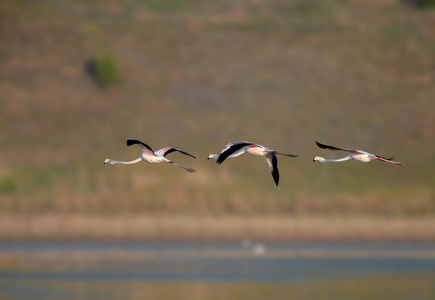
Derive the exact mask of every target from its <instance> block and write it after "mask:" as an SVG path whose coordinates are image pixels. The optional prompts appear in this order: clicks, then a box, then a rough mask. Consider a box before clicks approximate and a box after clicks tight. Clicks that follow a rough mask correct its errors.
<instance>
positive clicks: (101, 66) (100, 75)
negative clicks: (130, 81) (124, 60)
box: [86, 52, 122, 88]
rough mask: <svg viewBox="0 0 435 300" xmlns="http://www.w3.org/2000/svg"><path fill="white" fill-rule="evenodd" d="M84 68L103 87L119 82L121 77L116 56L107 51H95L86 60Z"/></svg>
mask: <svg viewBox="0 0 435 300" xmlns="http://www.w3.org/2000/svg"><path fill="white" fill-rule="evenodd" d="M86 70H87V72H88V73H89V75H91V76H92V77H93V78H94V79H95V81H96V82H97V83H98V85H100V86H102V87H104V88H106V87H109V86H111V85H113V84H115V83H118V82H120V81H121V78H122V76H121V71H120V69H119V67H118V62H117V60H116V57H115V56H114V55H113V54H111V53H108V52H99V53H97V54H96V55H95V56H94V57H93V58H92V59H90V60H89V61H88V62H87V64H86Z"/></svg>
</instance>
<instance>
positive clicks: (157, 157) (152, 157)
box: [104, 138, 196, 173]
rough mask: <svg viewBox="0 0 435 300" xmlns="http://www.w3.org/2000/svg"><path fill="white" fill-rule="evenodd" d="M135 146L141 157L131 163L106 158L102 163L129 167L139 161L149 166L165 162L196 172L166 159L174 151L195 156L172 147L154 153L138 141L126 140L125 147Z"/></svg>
mask: <svg viewBox="0 0 435 300" xmlns="http://www.w3.org/2000/svg"><path fill="white" fill-rule="evenodd" d="M135 144H138V145H139V146H140V147H141V148H142V155H141V156H140V157H139V158H137V159H135V160H132V161H116V160H113V159H110V158H107V159H106V160H105V161H104V163H105V164H112V165H114V164H123V165H130V164H135V163H138V162H141V161H145V162H147V163H151V164H156V163H164V162H167V163H170V164H171V165H173V166H177V167H179V168H182V169H183V170H186V171H187V172H190V173H193V172H196V170H194V169H191V168H186V167H183V166H181V165H179V164H176V163H175V162H173V161H172V160H169V159H167V158H166V155H168V154H169V153H172V152H175V151H178V152H180V153H182V154H185V155H188V156H190V157H193V158H196V157H195V156H193V155H191V154H189V153H187V152H184V151H182V150H179V149H176V148H173V147H165V148H162V149H159V150H157V151H156V152H154V151H153V150H152V149H151V147H150V146H148V145H147V144H145V143H142V142H141V141H138V140H135V139H132V138H128V139H127V146H131V145H135Z"/></svg>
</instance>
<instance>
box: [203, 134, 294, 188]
mask: <svg viewBox="0 0 435 300" xmlns="http://www.w3.org/2000/svg"><path fill="white" fill-rule="evenodd" d="M243 153H248V154H251V155H256V156H266V161H267V164H268V165H269V169H270V172H271V173H272V177H273V180H274V181H275V184H276V186H278V182H279V171H278V159H277V158H276V155H284V156H290V157H298V156H297V155H295V154H284V153H280V152H277V151H275V150H271V149H268V148H266V147H264V146H262V145H258V144H254V143H251V142H246V141H237V142H231V143H228V144H227V145H226V146H225V148H224V149H223V150H222V152H221V153H220V154H209V156H208V158H207V159H210V158H213V159H216V163H217V164H219V165H220V164H222V163H223V162H224V160H225V159H226V158H227V157H237V156H240V155H242V154H243Z"/></svg>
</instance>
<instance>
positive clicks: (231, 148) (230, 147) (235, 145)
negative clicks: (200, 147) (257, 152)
mask: <svg viewBox="0 0 435 300" xmlns="http://www.w3.org/2000/svg"><path fill="white" fill-rule="evenodd" d="M248 145H254V144H253V143H250V142H239V141H237V142H231V143H228V144H227V145H226V146H225V148H224V149H223V150H222V152H221V154H220V155H219V157H218V159H217V160H216V163H217V164H219V165H220V164H221V163H223V161H224V160H225V159H226V158H227V157H228V156H230V155H231V154H233V153H234V152H236V151H238V150H240V149H242V148H243V147H245V146H248Z"/></svg>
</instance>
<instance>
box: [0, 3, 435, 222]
mask: <svg viewBox="0 0 435 300" xmlns="http://www.w3.org/2000/svg"><path fill="white" fill-rule="evenodd" d="M288 2H289V1H280V0H274V1H257V2H255V3H251V2H250V1H237V2H234V1H219V2H216V1H193V0H192V1H168V2H166V4H161V3H160V2H159V1H145V2H142V1H129V2H128V4H121V3H118V1H94V2H93V4H88V1H68V0H63V1H54V2H53V1H40V2H38V3H33V1H18V2H12V1H3V2H2V3H0V21H1V22H0V38H1V40H2V41H3V42H2V43H0V58H1V62H2V63H1V64H0V91H1V93H0V133H1V134H0V149H1V150H0V151H1V157H0V209H1V211H3V212H8V213H18V212H20V213H21V212H51V211H52V212H58V211H68V212H89V213H101V212H147V213H152V212H169V213H173V212H181V213H192V212H194V213H196V212H200V213H204V214H223V213H243V214H259V213H261V214H282V213H298V214H302V213H370V214H387V215H390V214H391V215H397V214H401V215H410V214H412V215H421V214H433V213H434V212H435V196H434V189H433V187H432V184H433V182H434V181H435V180H434V179H435V178H434V172H433V170H434V166H435V159H434V158H433V142H434V137H435V136H434V135H435V134H434V132H435V123H434V117H433V111H434V108H435V105H434V103H433V99H434V96H435V84H434V74H433V70H434V67H435V48H434V46H433V45H434V41H435V36H434V34H435V31H434V29H433V28H435V14H434V11H424V10H416V9H414V8H412V7H408V6H405V5H403V4H401V3H396V2H392V1H362V2H355V1H349V2H343V1H328V2H327V3H325V2H324V1H321V0H319V1H310V3H309V4H307V3H306V1H292V2H290V3H288ZM5 41H6V42H5ZM102 49H103V50H105V51H109V52H111V53H113V54H114V55H115V56H116V57H117V58H118V61H119V64H120V66H121V69H122V70H123V82H122V84H120V85H118V86H114V87H112V88H110V89H108V90H102V89H100V88H98V87H97V86H96V85H95V84H94V83H93V82H92V80H91V79H90V78H89V76H87V74H86V73H85V72H84V63H85V61H86V60H87V59H89V58H90V57H92V56H93V55H94V54H95V53H97V52H98V51H100V50H102ZM127 137H135V138H138V139H141V140H143V141H145V142H147V143H149V144H150V145H151V146H152V147H154V148H155V149H158V148H159V147H162V146H166V145H172V146H176V147H178V148H181V149H184V150H186V151H188V152H191V153H193V154H194V155H196V156H197V157H198V159H197V160H192V159H190V158H188V157H183V156H180V155H177V154H174V155H173V156H172V157H173V159H174V160H176V161H177V162H179V163H181V164H183V165H186V166H190V167H194V168H196V169H197V171H198V172H197V173H195V174H188V173H185V172H183V171H181V170H179V169H177V168H173V167H171V166H162V165H135V166H129V167H126V166H107V165H103V164H102V161H103V160H104V159H105V158H106V157H110V158H114V159H119V160H129V159H134V158H136V157H137V155H138V154H139V152H140V150H139V149H134V148H127V147H126V146H125V139H126V138H127ZM238 139H243V140H249V141H253V142H257V143H260V144H264V145H266V146H268V147H271V148H275V149H277V150H280V151H282V152H290V153H296V154H298V155H299V158H298V159H290V158H288V159H287V158H279V162H280V172H281V182H280V187H279V188H276V187H275V186H274V184H273V181H272V178H271V176H270V174H269V172H268V169H267V165H266V164H265V162H263V161H262V159H259V158H254V157H241V158H239V159H237V160H233V161H230V160H229V161H228V162H225V164H224V165H222V166H216V165H215V164H214V163H213V162H211V161H207V160H205V158H206V156H207V154H208V153H212V152H218V151H220V150H221V149H222V148H223V146H224V145H225V144H226V143H227V142H229V141H231V140H238ZM315 140H319V141H322V142H324V143H329V144H335V145H337V146H343V147H349V148H362V149H365V150H367V151H370V152H373V153H376V154H379V155H383V156H390V155H394V156H395V157H396V158H397V159H398V160H401V161H403V162H405V164H406V166H405V167H397V166H393V165H387V164H382V163H378V162H372V163H370V164H361V163H357V162H348V163H343V164H336V165H334V164H330V165H326V164H322V165H319V164H313V163H312V162H311V160H312V157H313V156H315V155H322V156H326V157H338V153H328V152H327V151H325V150H321V149H319V148H317V147H316V146H315V144H314V141H315Z"/></svg>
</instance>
